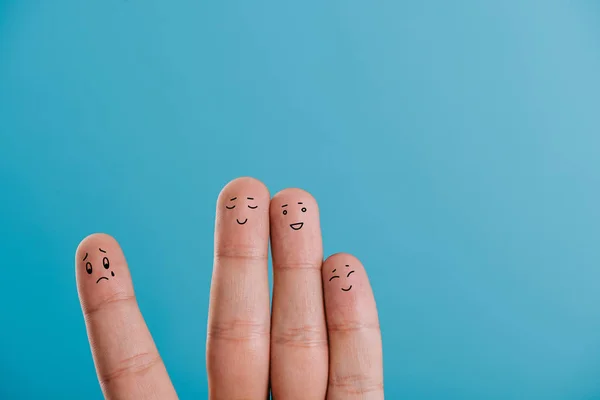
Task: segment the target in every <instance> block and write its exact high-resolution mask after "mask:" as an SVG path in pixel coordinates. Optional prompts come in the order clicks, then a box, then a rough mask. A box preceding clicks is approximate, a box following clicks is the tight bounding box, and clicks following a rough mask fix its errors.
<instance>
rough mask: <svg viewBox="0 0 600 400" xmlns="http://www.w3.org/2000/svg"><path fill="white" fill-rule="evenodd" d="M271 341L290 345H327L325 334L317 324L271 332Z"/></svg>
mask: <svg viewBox="0 0 600 400" xmlns="http://www.w3.org/2000/svg"><path fill="white" fill-rule="evenodd" d="M273 343H276V344H281V345H284V346H290V347H322V346H327V335H326V333H325V331H324V330H323V329H322V328H321V327H319V326H314V325H306V326H301V327H297V328H289V329H286V330H285V331H283V332H280V333H276V332H273Z"/></svg>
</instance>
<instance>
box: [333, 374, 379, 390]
mask: <svg viewBox="0 0 600 400" xmlns="http://www.w3.org/2000/svg"><path fill="white" fill-rule="evenodd" d="M329 386H330V387H332V388H335V389H339V390H341V391H343V392H345V393H348V394H363V393H368V392H378V391H383V381H382V380H381V379H375V378H373V377H372V376H369V375H365V374H354V375H344V376H339V375H337V376H336V375H332V376H331V377H330V378H329Z"/></svg>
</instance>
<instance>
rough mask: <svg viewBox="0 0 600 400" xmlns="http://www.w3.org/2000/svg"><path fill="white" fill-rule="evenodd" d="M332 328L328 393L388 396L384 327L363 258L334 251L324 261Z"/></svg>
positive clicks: (333, 395)
mask: <svg viewBox="0 0 600 400" xmlns="http://www.w3.org/2000/svg"><path fill="white" fill-rule="evenodd" d="M323 286H324V293H325V310H326V313H327V329H328V332H329V352H330V354H329V355H330V359H329V385H328V390H327V399H328V400H335V399H361V400H364V399H372V400H376V399H383V360H382V354H381V353H382V350H381V332H380V330H379V318H378V317H377V307H376V305H375V298H374V297H373V292H372V291H371V285H370V284H369V279H368V277H367V273H366V271H365V269H364V268H363V266H362V264H361V263H360V261H358V260H357V259H356V258H355V257H353V256H351V255H349V254H344V253H340V254H335V255H333V256H331V257H329V258H328V259H327V260H326V261H325V263H324V264H323Z"/></svg>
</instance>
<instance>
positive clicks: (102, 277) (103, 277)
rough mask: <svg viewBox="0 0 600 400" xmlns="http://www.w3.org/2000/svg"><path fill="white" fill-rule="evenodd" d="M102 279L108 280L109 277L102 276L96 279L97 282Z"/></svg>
mask: <svg viewBox="0 0 600 400" xmlns="http://www.w3.org/2000/svg"><path fill="white" fill-rule="evenodd" d="M102 279H106V280H108V278H107V277H105V276H101V277H100V278H98V280H97V281H96V283H98V282H100V281H101V280H102Z"/></svg>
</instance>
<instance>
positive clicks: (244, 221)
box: [235, 218, 248, 225]
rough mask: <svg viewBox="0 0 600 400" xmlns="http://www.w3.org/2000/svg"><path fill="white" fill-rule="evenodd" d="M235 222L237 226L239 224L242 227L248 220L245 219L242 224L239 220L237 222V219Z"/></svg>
mask: <svg viewBox="0 0 600 400" xmlns="http://www.w3.org/2000/svg"><path fill="white" fill-rule="evenodd" d="M235 220H236V221H237V223H238V224H240V225H244V224H245V223H246V222H248V218H246V219H245V220H244V222H240V220H239V219H237V218H236V219H235Z"/></svg>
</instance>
